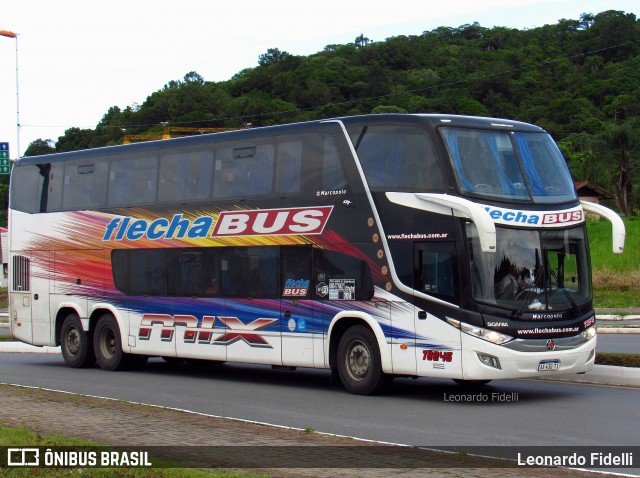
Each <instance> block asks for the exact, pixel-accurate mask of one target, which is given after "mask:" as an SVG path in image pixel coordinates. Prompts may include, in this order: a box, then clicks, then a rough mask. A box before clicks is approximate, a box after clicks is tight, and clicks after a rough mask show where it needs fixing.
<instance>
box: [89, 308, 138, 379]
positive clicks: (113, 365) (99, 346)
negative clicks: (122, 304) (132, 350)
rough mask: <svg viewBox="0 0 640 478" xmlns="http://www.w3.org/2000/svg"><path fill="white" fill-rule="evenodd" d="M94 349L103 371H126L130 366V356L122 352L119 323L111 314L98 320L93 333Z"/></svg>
mask: <svg viewBox="0 0 640 478" xmlns="http://www.w3.org/2000/svg"><path fill="white" fill-rule="evenodd" d="M93 348H94V350H95V353H96V360H97V361H98V365H100V368H101V369H103V370H124V369H126V368H128V367H129V365H130V356H129V355H128V354H126V353H124V352H123V351H122V340H121V338H120V328H119V327H118V321H117V320H116V318H115V317H114V316H113V315H111V314H105V315H103V316H102V317H101V318H100V320H98V325H96V328H95V330H94V332H93Z"/></svg>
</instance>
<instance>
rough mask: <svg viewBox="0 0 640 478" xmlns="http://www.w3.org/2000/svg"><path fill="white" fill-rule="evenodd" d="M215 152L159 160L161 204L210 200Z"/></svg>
mask: <svg viewBox="0 0 640 478" xmlns="http://www.w3.org/2000/svg"><path fill="white" fill-rule="evenodd" d="M212 176H213V151H208V150H204V151H184V152H179V153H175V154H163V155H162V156H161V158H160V173H159V177H160V182H159V185H158V200H159V201H163V202H164V201H174V202H175V201H179V202H186V201H190V200H200V199H207V198H208V197H209V196H210V195H211V183H212Z"/></svg>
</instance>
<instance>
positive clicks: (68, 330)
mask: <svg viewBox="0 0 640 478" xmlns="http://www.w3.org/2000/svg"><path fill="white" fill-rule="evenodd" d="M60 349H61V350H62V357H63V358H64V361H65V363H66V364H67V366H68V367H71V368H87V367H93V365H94V364H95V363H96V356H95V354H94V351H93V337H92V336H91V333H90V332H85V331H84V329H83V328H82V322H80V317H78V314H69V315H67V316H66V317H65V319H64V321H63V322H62V327H61V328H60Z"/></svg>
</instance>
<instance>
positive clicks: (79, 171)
mask: <svg viewBox="0 0 640 478" xmlns="http://www.w3.org/2000/svg"><path fill="white" fill-rule="evenodd" d="M108 171H109V163H108V162H106V161H100V160H99V159H91V160H89V161H87V160H86V159H85V160H82V159H81V160H75V161H69V162H67V163H66V164H65V168H64V190H63V193H62V208H63V209H64V210H78V209H79V210H82V209H91V208H94V207H101V206H104V205H105V203H106V199H107V181H105V179H106V178H107V175H108Z"/></svg>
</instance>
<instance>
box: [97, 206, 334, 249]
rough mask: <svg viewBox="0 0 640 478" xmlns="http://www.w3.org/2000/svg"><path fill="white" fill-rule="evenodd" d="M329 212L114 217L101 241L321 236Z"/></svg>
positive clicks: (327, 208) (316, 209) (297, 210)
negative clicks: (154, 217)
mask: <svg viewBox="0 0 640 478" xmlns="http://www.w3.org/2000/svg"><path fill="white" fill-rule="evenodd" d="M332 210H333V206H320V207H314V208H288V209H257V210H252V211H223V212H221V213H220V214H219V215H218V216H217V218H216V217H214V216H199V217H196V218H194V219H190V218H188V217H184V215H183V214H174V215H173V217H172V218H170V219H169V218H166V217H159V218H157V219H154V220H152V221H149V220H147V219H135V218H131V217H116V218H113V219H111V221H109V223H108V224H107V225H106V227H105V231H104V235H103V237H102V240H103V241H123V240H127V241H137V240H139V239H145V238H146V239H150V240H152V241H156V240H160V239H199V238H207V237H235V236H290V235H294V236H295V235H314V234H321V233H322V231H323V230H324V227H325V226H326V224H327V221H328V220H329V216H330V215H331V211H332ZM216 219H217V220H216Z"/></svg>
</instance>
